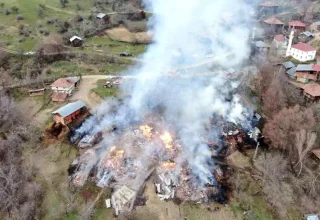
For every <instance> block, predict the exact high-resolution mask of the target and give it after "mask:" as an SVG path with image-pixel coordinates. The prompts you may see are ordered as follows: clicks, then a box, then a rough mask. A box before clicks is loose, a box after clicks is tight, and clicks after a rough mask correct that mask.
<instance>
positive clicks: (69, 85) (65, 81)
mask: <svg viewBox="0 0 320 220" xmlns="http://www.w3.org/2000/svg"><path fill="white" fill-rule="evenodd" d="M78 82H79V78H78V77H68V78H59V79H57V80H56V81H55V82H54V83H52V84H51V89H52V91H53V92H59V93H67V94H68V95H71V94H72V92H73V90H74V89H75V87H77V85H78Z"/></svg>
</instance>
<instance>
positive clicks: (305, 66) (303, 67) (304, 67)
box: [296, 64, 313, 72]
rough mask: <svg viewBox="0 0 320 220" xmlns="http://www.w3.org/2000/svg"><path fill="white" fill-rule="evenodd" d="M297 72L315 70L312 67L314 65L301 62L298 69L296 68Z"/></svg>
mask: <svg viewBox="0 0 320 220" xmlns="http://www.w3.org/2000/svg"><path fill="white" fill-rule="evenodd" d="M296 71H297V72H301V71H306V72H308V71H313V68H312V65H311V64H299V65H298V66H297V69H296Z"/></svg>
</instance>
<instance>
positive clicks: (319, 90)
mask: <svg viewBox="0 0 320 220" xmlns="http://www.w3.org/2000/svg"><path fill="white" fill-rule="evenodd" d="M303 94H304V95H305V97H306V98H308V99H309V100H310V101H312V102H315V101H318V100H319V98H320V85H319V84H317V83H314V84H308V85H305V86H304V87H303Z"/></svg>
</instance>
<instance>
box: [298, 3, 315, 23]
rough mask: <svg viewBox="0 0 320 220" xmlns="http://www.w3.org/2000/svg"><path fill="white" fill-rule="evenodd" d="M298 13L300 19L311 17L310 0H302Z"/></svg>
mask: <svg viewBox="0 0 320 220" xmlns="http://www.w3.org/2000/svg"><path fill="white" fill-rule="evenodd" d="M299 13H300V20H301V21H306V20H309V19H310V18H312V2H311V1H310V0H302V1H301V5H300V8H299Z"/></svg>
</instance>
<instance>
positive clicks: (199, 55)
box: [78, 0, 252, 184]
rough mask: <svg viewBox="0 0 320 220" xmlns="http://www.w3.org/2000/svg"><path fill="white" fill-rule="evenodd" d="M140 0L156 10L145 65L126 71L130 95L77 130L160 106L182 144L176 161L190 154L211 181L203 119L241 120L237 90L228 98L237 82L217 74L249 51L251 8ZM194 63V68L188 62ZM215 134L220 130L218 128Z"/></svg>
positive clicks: (210, 1)
mask: <svg viewBox="0 0 320 220" xmlns="http://www.w3.org/2000/svg"><path fill="white" fill-rule="evenodd" d="M144 3H145V7H146V9H147V10H148V11H153V12H154V14H153V16H152V18H151V20H150V22H149V27H150V31H151V32H152V34H153V44H151V45H149V47H148V50H147V52H146V53H145V54H144V55H143V56H142V57H141V59H143V62H142V65H140V66H139V67H137V68H135V69H129V70H128V71H127V73H126V74H130V75H135V76H136V78H137V80H135V81H134V85H133V86H126V85H124V86H123V88H122V89H123V90H125V91H126V92H129V93H130V98H128V99H126V100H124V101H123V102H122V103H120V102H119V101H116V100H114V99H110V100H106V101H105V102H104V103H102V104H101V105H100V106H99V107H98V108H97V109H96V110H94V111H93V112H92V113H93V116H92V117H91V118H90V119H89V120H87V121H86V122H85V123H84V124H83V126H82V127H81V128H80V129H79V130H78V131H79V132H86V133H90V132H92V133H95V132H98V131H101V130H110V129H111V128H112V126H114V125H115V126H117V127H125V126H128V125H129V124H131V123H134V122H135V121H142V120H143V118H144V116H145V115H146V114H148V113H150V112H151V111H152V110H153V109H154V108H155V107H159V106H160V108H161V112H162V115H163V119H164V121H166V122H168V123H169V124H170V125H171V126H172V127H173V128H174V131H175V136H176V137H177V138H179V140H180V141H181V146H182V148H183V150H182V152H181V153H180V155H179V158H178V159H177V162H179V161H181V162H183V161H187V162H188V164H189V166H190V167H191V168H192V171H193V172H194V173H195V174H197V175H198V177H199V179H200V180H202V183H204V184H205V183H211V182H212V180H211V179H210V173H211V172H210V169H211V168H212V167H211V166H212V164H211V163H210V158H211V154H210V150H209V149H208V147H207V143H206V140H204V138H203V136H204V135H205V134H206V130H205V125H206V123H208V121H209V120H210V118H212V117H213V116H217V117H221V118H223V119H224V120H226V121H230V122H234V123H239V122H240V123H241V121H242V120H244V116H243V111H244V108H243V107H242V105H241V104H240V101H239V100H240V98H239V96H238V95H237V94H233V96H232V97H231V98H228V96H229V93H230V92H232V90H234V88H235V87H236V86H237V85H238V84H239V83H234V82H233V83H230V82H228V80H226V79H224V78H223V77H222V75H223V73H224V72H223V71H222V72H219V71H218V70H226V69H229V68H231V67H232V68H235V69H236V70H237V71H238V70H239V68H240V65H241V64H242V62H243V61H244V60H245V59H246V58H247V56H248V52H249V47H248V42H247V41H248V38H249V34H250V33H249V25H250V12H251V11H252V9H251V7H250V6H249V5H248V4H246V3H245V2H244V1H242V0H145V2H144ZM208 54H210V56H207V55H208ZM197 63H203V65H200V66H199V65H197ZM212 63H214V66H213V65H210V64H212ZM192 65H194V66H197V67H195V68H189V67H190V66H192ZM175 68H177V69H179V70H180V71H179V75H178V76H177V77H171V78H170V77H167V74H168V72H169V71H170V70H173V69H175ZM181 70H183V71H181ZM203 75H207V77H203ZM208 76H209V77H208ZM227 99H228V101H227ZM212 136H213V138H214V139H215V138H218V137H219V135H217V134H216V133H214V134H212ZM106 147H108V146H106ZM145 154H148V152H146V153H145ZM143 157H144V158H147V157H146V156H145V155H144V156H143Z"/></svg>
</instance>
